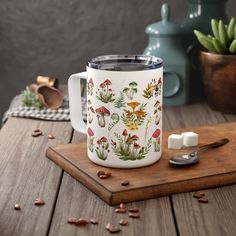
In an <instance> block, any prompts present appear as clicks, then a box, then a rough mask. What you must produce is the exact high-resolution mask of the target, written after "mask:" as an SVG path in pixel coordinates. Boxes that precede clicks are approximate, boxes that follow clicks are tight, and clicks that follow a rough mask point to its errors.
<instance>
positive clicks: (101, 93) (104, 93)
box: [96, 79, 115, 103]
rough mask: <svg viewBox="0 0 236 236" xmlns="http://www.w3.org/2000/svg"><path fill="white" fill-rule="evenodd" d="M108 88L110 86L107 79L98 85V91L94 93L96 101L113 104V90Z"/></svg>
mask: <svg viewBox="0 0 236 236" xmlns="http://www.w3.org/2000/svg"><path fill="white" fill-rule="evenodd" d="M110 86H111V81H110V80H108V79H106V80H105V81H104V82H102V83H101V84H100V85H99V88H100V89H98V91H97V92H96V94H97V96H96V97H97V99H98V100H100V101H102V102H105V103H108V102H113V101H114V100H115V99H114V98H113V96H114V93H113V90H112V89H111V88H110Z"/></svg>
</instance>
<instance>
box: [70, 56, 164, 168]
mask: <svg viewBox="0 0 236 236" xmlns="http://www.w3.org/2000/svg"><path fill="white" fill-rule="evenodd" d="M146 57H148V56H146ZM146 57H144V58H145V60H146ZM152 59H153V57H151V60H152ZM149 60H150V58H149ZM156 60H157V62H158V63H159V62H160V61H161V60H160V59H156ZM117 63H118V64H119V62H117ZM145 63H146V62H145ZM145 63H144V64H143V67H144V68H146V67H147V68H146V69H143V70H142V68H141V69H140V68H138V69H139V70H136V69H135V70H133V69H132V70H130V68H131V67H130V66H129V62H128V64H125V65H124V64H122V66H124V67H126V66H127V68H125V69H124V71H123V70H122V67H119V66H117V68H119V70H117V71H116V69H114V70H107V68H108V65H106V66H105V67H104V69H102V68H101V69H97V68H96V69H95V68H91V67H89V66H87V75H86V76H87V77H86V76H85V77H86V78H89V79H87V83H88V85H87V125H86V128H85V130H86V133H87V147H88V149H87V150H88V157H89V159H90V160H91V161H93V162H95V163H96V164H99V165H103V166H108V167H116V168H134V167H141V166H146V165H150V164H152V163H154V162H156V161H158V160H159V159H160V157H161V152H162V148H161V146H162V82H163V79H162V63H159V64H158V63H157V64H158V66H156V67H155V66H152V67H150V69H149V67H148V63H147V65H146V64H145ZM108 64H109V63H108ZM154 64H155V63H154ZM115 68H116V67H115ZM120 68H121V69H120ZM76 77H77V78H78V77H80V78H81V76H80V74H77V75H76ZM71 89H73V88H71ZM69 94H70V93H69ZM71 99H73V98H71V97H70V100H71ZM72 124H73V121H72ZM77 130H78V129H77ZM80 130H81V129H80Z"/></svg>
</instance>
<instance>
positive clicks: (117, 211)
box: [115, 208, 126, 213]
mask: <svg viewBox="0 0 236 236" xmlns="http://www.w3.org/2000/svg"><path fill="white" fill-rule="evenodd" d="M115 212H116V213H125V212H126V209H125V208H117V209H115Z"/></svg>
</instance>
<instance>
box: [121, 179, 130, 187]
mask: <svg viewBox="0 0 236 236" xmlns="http://www.w3.org/2000/svg"><path fill="white" fill-rule="evenodd" d="M121 185H122V186H127V185H129V180H124V181H123V182H121Z"/></svg>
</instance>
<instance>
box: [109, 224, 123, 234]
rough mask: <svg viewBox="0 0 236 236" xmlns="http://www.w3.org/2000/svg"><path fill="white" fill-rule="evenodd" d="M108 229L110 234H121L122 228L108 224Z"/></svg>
mask: <svg viewBox="0 0 236 236" xmlns="http://www.w3.org/2000/svg"><path fill="white" fill-rule="evenodd" d="M106 229H107V230H108V231H109V232H110V233H118V232H120V228H119V227H118V226H116V225H112V224H110V223H108V224H107V225H106Z"/></svg>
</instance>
